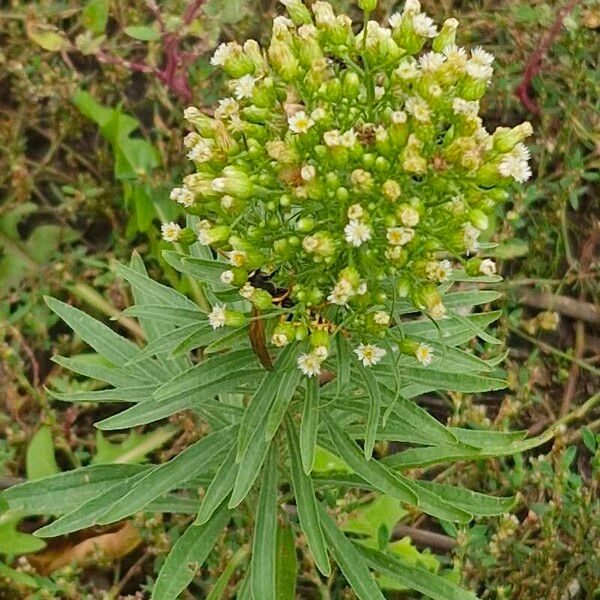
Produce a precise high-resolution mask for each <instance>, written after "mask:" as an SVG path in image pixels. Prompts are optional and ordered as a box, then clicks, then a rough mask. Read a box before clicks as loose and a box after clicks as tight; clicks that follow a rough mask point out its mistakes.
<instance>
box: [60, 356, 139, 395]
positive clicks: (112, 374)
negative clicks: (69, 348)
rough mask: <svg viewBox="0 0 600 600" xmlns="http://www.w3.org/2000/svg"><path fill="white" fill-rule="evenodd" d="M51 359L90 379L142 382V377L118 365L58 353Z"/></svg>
mask: <svg viewBox="0 0 600 600" xmlns="http://www.w3.org/2000/svg"><path fill="white" fill-rule="evenodd" d="M92 356H93V357H94V358H100V360H104V359H103V358H102V357H100V356H98V355H97V354H93V355H92ZM52 361H53V362H55V363H56V364H57V365H60V366H61V367H64V368H65V369H68V370H69V371H73V372H75V373H78V374H79V375H84V376H85V377H90V378H92V379H98V380H99V381H103V382H105V383H110V385H114V386H123V387H127V386H135V385H140V382H142V383H143V382H144V378H143V377H141V376H139V375H135V374H134V375H132V374H130V373H128V372H127V371H125V370H124V369H121V368H119V367H115V366H108V365H109V363H106V364H100V363H99V361H95V362H91V361H90V360H85V359H83V358H66V357H64V356H58V355H55V356H53V357H52Z"/></svg>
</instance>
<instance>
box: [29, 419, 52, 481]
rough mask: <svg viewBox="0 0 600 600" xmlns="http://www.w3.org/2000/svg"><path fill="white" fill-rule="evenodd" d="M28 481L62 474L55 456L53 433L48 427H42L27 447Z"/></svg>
mask: <svg viewBox="0 0 600 600" xmlns="http://www.w3.org/2000/svg"><path fill="white" fill-rule="evenodd" d="M25 463H26V470H27V479H30V480H34V479H41V478H42V477H48V476H50V475H56V473H60V467H59V466H58V464H57V463H56V458H55V456H54V442H53V441H52V432H51V431H50V428H49V427H47V426H42V427H40V428H39V429H38V431H37V433H36V434H35V435H34V436H33V437H32V438H31V440H30V442H29V444H28V445H27V453H26V456H25Z"/></svg>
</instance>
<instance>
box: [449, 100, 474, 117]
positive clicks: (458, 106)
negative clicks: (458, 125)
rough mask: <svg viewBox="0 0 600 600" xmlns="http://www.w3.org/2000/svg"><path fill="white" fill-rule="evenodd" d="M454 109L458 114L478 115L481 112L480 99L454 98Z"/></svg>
mask: <svg viewBox="0 0 600 600" xmlns="http://www.w3.org/2000/svg"><path fill="white" fill-rule="evenodd" d="M452 110H453V111H454V114H456V115H465V116H467V117H476V116H477V113H478V112H479V101H478V100H472V101H469V100H463V99H462V98H454V100H452Z"/></svg>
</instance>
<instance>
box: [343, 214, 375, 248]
mask: <svg viewBox="0 0 600 600" xmlns="http://www.w3.org/2000/svg"><path fill="white" fill-rule="evenodd" d="M344 238H345V239H346V241H347V242H348V243H349V244H351V245H352V246H356V247H358V246H361V245H362V244H364V243H365V242H367V241H369V240H370V239H371V228H370V227H369V226H368V225H367V224H366V223H363V222H362V221H359V220H358V219H351V220H350V223H348V225H346V227H344Z"/></svg>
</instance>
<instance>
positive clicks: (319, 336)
mask: <svg viewBox="0 0 600 600" xmlns="http://www.w3.org/2000/svg"><path fill="white" fill-rule="evenodd" d="M309 340H310V345H311V348H319V347H320V346H324V347H325V348H327V349H329V344H330V338H329V333H327V331H325V330H324V329H312V330H311V332H310V338H309Z"/></svg>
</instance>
